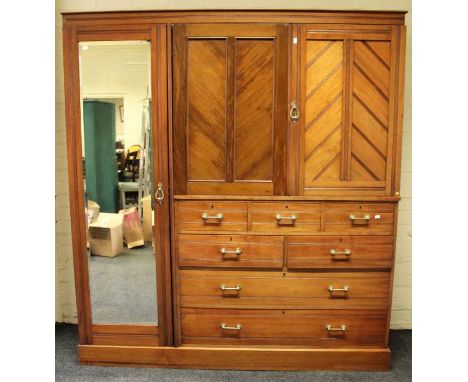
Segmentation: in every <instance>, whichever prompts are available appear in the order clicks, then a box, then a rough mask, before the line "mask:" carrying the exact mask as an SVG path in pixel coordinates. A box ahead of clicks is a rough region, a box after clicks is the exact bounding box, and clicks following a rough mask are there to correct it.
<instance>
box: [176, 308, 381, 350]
mask: <svg viewBox="0 0 468 382" xmlns="http://www.w3.org/2000/svg"><path fill="white" fill-rule="evenodd" d="M181 313H182V321H181V330H182V343H183V344H210V345H262V344H263V345H270V344H277V345H293V346H317V347H335V348H337V347H338V348H340V347H342V348H345V347H350V346H370V347H373V346H376V347H378V346H383V345H384V341H385V328H386V313H385V312H384V311H359V312H356V311H352V310H345V311H339V312H338V314H337V312H336V311H314V310H309V311H307V310H295V311H291V310H234V309H233V310H228V309H193V308H183V309H182V312H181Z"/></svg>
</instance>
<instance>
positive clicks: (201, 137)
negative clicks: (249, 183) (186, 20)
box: [179, 39, 226, 180]
mask: <svg viewBox="0 0 468 382" xmlns="http://www.w3.org/2000/svg"><path fill="white" fill-rule="evenodd" d="M187 98H188V111H187V113H188V125H187V142H188V144H187V149H188V153H187V168H188V174H187V175H188V180H223V179H225V173H226V161H225V156H226V139H225V136H226V128H225V124H226V40H225V39H219V40H218V39H210V40H190V39H189V40H188V41H187ZM179 128H182V127H180V126H179Z"/></svg>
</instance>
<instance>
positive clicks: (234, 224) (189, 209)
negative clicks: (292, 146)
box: [176, 201, 247, 231]
mask: <svg viewBox="0 0 468 382" xmlns="http://www.w3.org/2000/svg"><path fill="white" fill-rule="evenodd" d="M176 226H177V229H178V230H179V231H183V230H194V231H245V230H247V203H245V202H217V201H216V202H192V201H183V202H180V201H179V202H177V203H176Z"/></svg>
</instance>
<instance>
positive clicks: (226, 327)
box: [220, 322, 242, 331]
mask: <svg viewBox="0 0 468 382" xmlns="http://www.w3.org/2000/svg"><path fill="white" fill-rule="evenodd" d="M220 328H221V329H222V330H237V331H239V330H241V329H242V325H241V324H236V325H235V326H229V325H227V324H225V323H224V322H221V325H220Z"/></svg>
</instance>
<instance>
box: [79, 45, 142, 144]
mask: <svg viewBox="0 0 468 382" xmlns="http://www.w3.org/2000/svg"><path fill="white" fill-rule="evenodd" d="M82 45H85V46H87V47H88V49H87V50H83V49H82V48H81V49H80V85H81V92H80V94H81V96H82V97H83V98H101V99H102V98H123V100H124V110H125V112H124V114H125V116H124V124H123V135H124V139H125V149H128V147H130V146H131V145H136V144H141V142H140V140H141V120H142V108H143V105H144V104H146V103H143V102H142V100H143V99H144V98H146V96H147V92H148V90H149V86H150V78H149V72H150V66H149V63H150V45H149V43H146V42H145V43H144V44H133V43H132V44H130V45H127V44H125V45H116V44H111V45H101V44H96V43H93V44H86V43H83V44H82ZM149 91H150V90H149ZM116 113H117V118H116V133H117V131H118V130H119V129H118V128H119V124H120V116H119V111H118V108H117V110H116Z"/></svg>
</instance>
